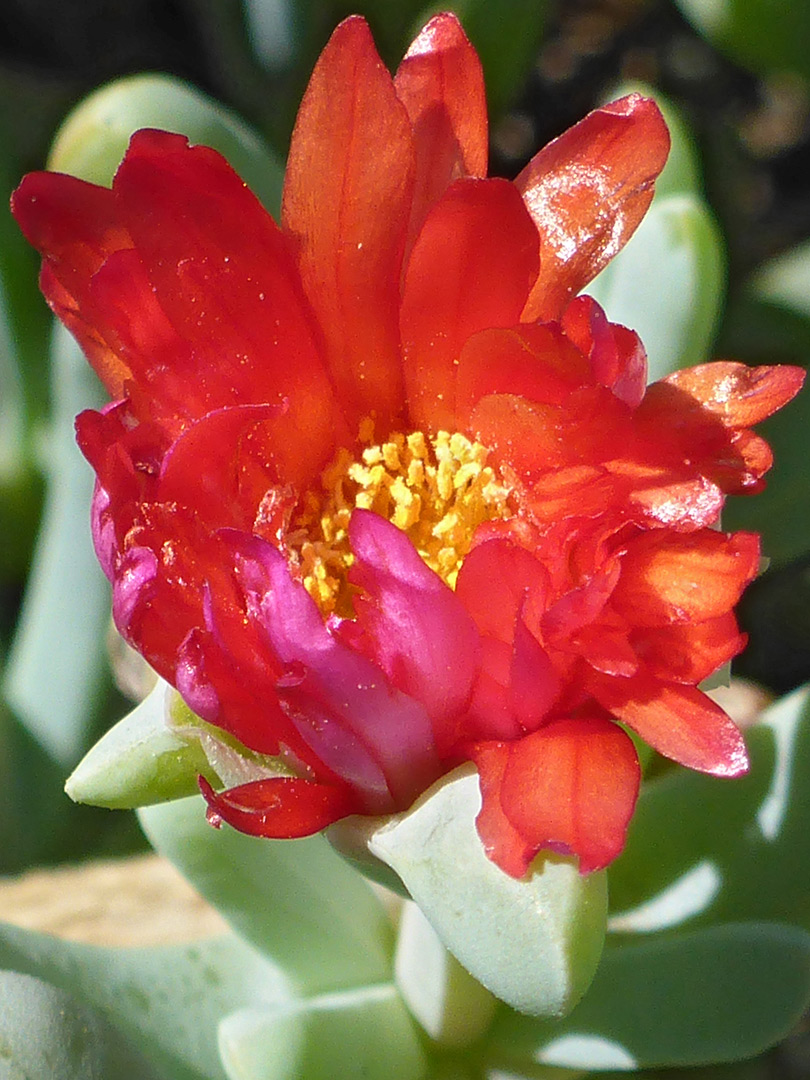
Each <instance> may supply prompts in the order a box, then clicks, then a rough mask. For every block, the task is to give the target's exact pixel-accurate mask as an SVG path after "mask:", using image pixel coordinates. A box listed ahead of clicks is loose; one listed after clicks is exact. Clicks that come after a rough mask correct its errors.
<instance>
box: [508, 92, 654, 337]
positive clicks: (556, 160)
mask: <svg viewBox="0 0 810 1080" xmlns="http://www.w3.org/2000/svg"><path fill="white" fill-rule="evenodd" d="M668 153H669V133H668V132H667V129H666V125H665V124H664V120H663V117H662V116H661V113H660V112H659V110H658V107H657V106H656V105H655V103H654V102H652V101H650V100H648V99H646V98H643V97H641V96H640V95H638V94H630V95H629V96H628V97H625V98H622V99H621V100H620V101H614V102H612V103H611V104H610V105H605V106H604V107H603V108H601V109H596V110H594V112H592V113H590V114H589V115H588V116H586V117H585V119H584V120H581V121H580V122H579V123H578V124H576V125H575V126H574V127H572V128H571V129H570V130H569V131H566V132H565V134H564V135H561V136H560V137H559V138H558V139H555V140H554V142H551V143H549V145H548V146H546V147H544V148H543V149H542V150H541V151H540V152H539V153H538V154H535V156H534V157H533V158H532V160H531V161H530V162H529V164H528V165H527V166H526V168H525V169H524V170H523V171H522V172H521V173H520V175H519V176H518V178H517V180H516V181H515V183H516V184H517V186H518V188H519V189H520V191H521V192H522V193H523V198H524V199H525V200H526V206H527V207H528V209H529V212H530V214H531V215H532V217H533V219H534V221H535V224H536V225H537V228H538V231H539V233H540V237H541V245H542V247H541V255H540V262H541V268H540V274H539V276H538V278H537V281H536V283H535V285H534V288H533V290H532V295H531V298H530V300H529V303H528V304H527V307H526V311H525V314H524V318H526V319H536V318H541V319H554V318H558V317H559V315H560V313H561V311H562V309H563V307H564V306H565V304H566V302H567V301H568V300H569V299H570V297H572V296H573V295H574V294H575V293H577V292H579V291H580V289H582V288H583V287H584V286H585V285H587V284H588V282H589V281H590V280H591V279H592V278H594V277H595V276H596V275H597V274H598V273H599V271H600V270H601V269H602V267H603V266H606V265H607V263H608V262H609V261H610V260H611V259H612V258H613V256H614V255H616V254H617V253H618V252H619V251H620V250H621V249H622V247H623V246H624V245H625V243H626V242H627V241H628V240H629V239H630V237H631V236H632V235H633V233H634V231H635V229H636V227H637V225H638V224H639V222H640V221H641V219H642V217H643V216H644V214H645V212H646V210H647V207H648V206H649V205H650V202H651V201H652V197H653V184H654V182H655V179H656V177H657V176H658V174H659V173H660V171H661V169H662V168H663V167H664V162H665V161H666V158H667V154H668Z"/></svg>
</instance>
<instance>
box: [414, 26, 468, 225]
mask: <svg viewBox="0 0 810 1080" xmlns="http://www.w3.org/2000/svg"><path fill="white" fill-rule="evenodd" d="M394 86H395V88H396V92H397V96H398V97H399V100H400V101H401V102H402V104H403V105H404V106H405V108H406V110H407V112H408V117H409V119H410V121H411V124H412V125H413V138H414V149H415V151H416V184H415V188H414V200H413V209H412V215H411V224H410V230H409V231H410V234H411V236H413V235H415V233H416V232H417V230H418V228H419V226H421V224H422V222H423V220H424V217H425V214H426V213H427V211H428V209H429V207H430V206H431V205H432V204H433V203H434V202H436V200H437V199H438V198H439V197H440V196H441V195H442V194H443V193H444V190H445V188H446V187H447V186H448V185H449V184H451V183H452V182H453V180H457V179H458V178H459V177H461V176H481V177H483V176H486V175H487V154H488V149H489V145H488V133H487V102H486V94H485V92H484V76H483V72H482V70H481V62H480V60H479V59H478V54H477V53H476V51H475V49H474V48H473V47H472V45H471V44H470V42H469V40H468V39H467V35H466V34H465V33H464V30H463V29H462V27H461V23H460V22H459V21H458V19H457V18H456V16H455V15H452V14H450V13H445V14H442V15H436V16H435V17H434V18H432V19H431V20H430V22H429V23H428V24H427V26H425V28H424V29H423V30H422V31H421V33H420V34H419V35H418V37H417V38H416V40H415V41H414V42H413V44H412V45H411V47H410V49H408V52H407V53H406V54H405V58H404V60H403V61H402V63H401V64H400V66H399V70H398V71H397V73H396V76H395V78H394Z"/></svg>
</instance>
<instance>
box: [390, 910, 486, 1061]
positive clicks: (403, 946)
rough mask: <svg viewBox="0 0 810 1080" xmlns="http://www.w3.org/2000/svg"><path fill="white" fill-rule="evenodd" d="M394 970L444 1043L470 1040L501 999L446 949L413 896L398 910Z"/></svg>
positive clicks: (412, 1004)
mask: <svg viewBox="0 0 810 1080" xmlns="http://www.w3.org/2000/svg"><path fill="white" fill-rule="evenodd" d="M394 972H395V980H396V984H397V986H398V988H399V992H400V993H401V994H402V997H403V998H404V999H405V1002H406V1004H407V1005H408V1008H409V1009H410V1010H411V1013H412V1014H413V1015H414V1016H415V1017H416V1019H417V1020H418V1021H419V1023H420V1024H421V1025H422V1027H423V1028H424V1029H425V1031H426V1032H427V1033H428V1035H429V1036H430V1037H431V1039H433V1040H435V1041H436V1042H438V1043H440V1044H441V1045H443V1046H459V1047H461V1046H467V1045H468V1044H469V1043H472V1042H474V1041H475V1040H476V1039H477V1038H478V1037H479V1036H480V1035H482V1034H483V1033H484V1032H485V1031H486V1030H487V1028H488V1027H489V1025H490V1024H491V1023H492V1019H493V1017H494V1015H495V1008H496V1005H497V999H496V998H494V997H493V996H492V994H490V993H489V991H488V990H486V989H485V988H484V987H483V986H482V985H481V983H479V982H478V981H477V980H476V979H474V978H473V977H472V975H470V973H469V972H468V971H467V970H466V969H465V968H463V967H462V966H461V964H460V963H459V962H458V960H456V958H455V957H454V956H453V954H452V953H451V952H448V950H447V949H446V948H445V947H444V945H443V944H442V942H441V939H440V938H439V935H438V934H437V933H436V931H435V930H434V929H433V927H432V926H431V925H430V923H429V922H428V921H427V919H426V918H425V916H424V914H423V913H422V910H421V908H419V907H418V906H417V905H416V904H414V903H412V902H408V903H406V904H405V906H404V907H403V909H402V913H401V915H400V919H399V935H398V937H397V952H396V959H395V964H394Z"/></svg>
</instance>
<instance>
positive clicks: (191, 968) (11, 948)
mask: <svg viewBox="0 0 810 1080" xmlns="http://www.w3.org/2000/svg"><path fill="white" fill-rule="evenodd" d="M0 966H2V967H8V968H11V969H14V970H15V971H19V972H22V973H24V974H28V975H34V976H36V977H38V978H40V979H45V980H47V982H49V983H52V984H53V985H55V986H57V987H59V988H60V989H61V990H63V991H67V992H68V993H70V994H71V995H72V996H73V997H74V998H75V999H76V1000H77V1001H78V1002H80V1003H81V1004H82V1005H83V1006H86V1007H89V1008H91V1009H92V1010H94V1011H95V1012H97V1013H98V1014H100V1015H101V1016H102V1017H104V1019H105V1020H106V1021H107V1022H108V1023H109V1024H111V1025H112V1026H113V1027H114V1028H115V1029H116V1030H117V1031H118V1032H120V1033H121V1035H123V1036H124V1038H125V1039H126V1040H127V1042H128V1043H130V1044H132V1045H133V1046H137V1048H138V1049H139V1051H140V1052H141V1053H142V1054H143V1055H144V1057H145V1058H146V1059H147V1060H148V1061H149V1062H150V1063H151V1065H152V1066H153V1067H154V1068H155V1070H156V1072H157V1075H159V1076H160V1077H163V1078H165V1080H227V1077H226V1073H225V1071H224V1069H223V1068H222V1065H221V1064H220V1061H219V1053H218V1049H217V1038H216V1032H217V1025H218V1023H219V1021H220V1020H221V1019H222V1017H223V1016H227V1015H229V1014H230V1013H233V1012H235V1011H237V1010H239V1009H242V1008H247V1007H248V1006H252V1007H256V1006H262V1005H263V1006H275V1005H277V1004H279V1003H280V1002H283V1001H286V1000H288V998H289V997H290V996H291V992H290V987H289V983H288V981H287V979H286V976H285V973H284V972H283V971H281V969H279V968H278V967H276V966H275V965H273V964H272V963H270V962H269V961H268V960H266V959H265V958H263V957H261V956H260V955H259V954H258V953H257V952H256V951H255V949H251V948H250V947H249V946H247V945H246V944H245V943H244V942H242V941H240V940H239V939H238V938H235V937H232V936H230V935H229V936H226V937H218V938H208V939H203V940H199V941H194V942H192V943H190V944H187V945H173V946H169V947H165V948H137V949H136V948H126V949H116V948H105V947H101V946H98V945H86V944H83V943H77V942H72V941H64V940H62V939H60V938H57V937H51V936H50V935H47V934H37V933H33V932H31V931H29V930H22V929H20V928H19V927H17V926H10V925H8V924H3V923H0ZM0 1075H2V1057H1V1056H0ZM12 1075H13V1074H12ZM35 1075H37V1077H39V1076H42V1077H43V1080H44V1077H46V1076H47V1077H48V1080H51V1077H50V1073H39V1074H35ZM142 1075H143V1076H144V1080H146V1076H147V1075H148V1074H146V1073H144V1074H142ZM119 1076H120V1077H121V1080H124V1077H126V1073H123V1074H119V1073H118V1072H116V1071H114V1070H110V1071H108V1072H105V1073H104V1074H103V1078H102V1077H101V1076H100V1077H99V1080H113V1077H114V1078H115V1080H119ZM4 1080H5V1078H4ZM15 1080H16V1078H15ZM139 1080H140V1076H139Z"/></svg>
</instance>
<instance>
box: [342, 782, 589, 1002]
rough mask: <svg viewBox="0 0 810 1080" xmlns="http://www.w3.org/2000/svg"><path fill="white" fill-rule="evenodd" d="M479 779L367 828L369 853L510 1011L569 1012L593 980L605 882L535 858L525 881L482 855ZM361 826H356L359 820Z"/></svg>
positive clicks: (439, 790)
mask: <svg viewBox="0 0 810 1080" xmlns="http://www.w3.org/2000/svg"><path fill="white" fill-rule="evenodd" d="M480 806H481V795H480V791H479V784H478V775H477V773H476V772H475V770H474V769H472V768H471V767H470V766H464V767H462V768H461V769H458V770H456V772H454V773H451V774H449V776H448V777H445V778H443V780H441V781H440V782H439V783H438V784H437V785H435V786H434V787H433V788H431V789H430V790H429V791H428V792H426V793H425V795H423V796H422V797H421V798H420V799H419V800H417V802H416V803H415V804H414V806H413V807H412V808H411V809H410V810H409V811H407V812H406V813H404V814H400V815H397V816H395V817H393V818H390V819H386V820H384V821H383V823H382V824H381V825H379V826H377V827H374V825H373V823H372V824H370V825H369V828H370V833H369V836H368V847H369V850H370V851H371V853H372V854H373V855H375V856H376V857H377V858H379V859H381V860H382V861H384V862H386V863H387V864H388V865H389V866H390V867H392V869H394V870H395V871H396V873H397V874H398V875H399V877H400V878H401V879H402V881H403V882H404V884H405V886H406V888H407V889H408V891H409V892H410V894H411V896H412V897H413V899H414V900H415V901H416V903H417V904H418V905H419V906H420V907H421V909H422V911H423V912H424V914H425V915H426V916H427V918H428V920H429V921H430V923H431V925H432V926H433V928H434V930H435V931H436V933H437V934H438V935H439V937H440V938H441V940H442V942H443V943H444V944H445V946H446V947H447V948H448V949H449V950H450V952H451V953H453V955H454V956H455V957H456V958H457V959H458V960H459V961H460V962H461V964H463V966H464V967H465V968H466V969H467V970H468V971H469V972H470V973H471V974H472V975H473V976H474V977H475V978H476V979H477V980H478V981H479V982H481V983H482V984H483V985H484V986H485V987H486V988H487V989H488V990H490V991H491V992H492V993H493V994H494V995H495V996H496V997H498V998H500V999H501V1000H502V1001H505V1002H507V1003H508V1004H509V1005H511V1006H513V1008H516V1009H519V1010H521V1011H523V1012H528V1013H532V1014H535V1015H544V1016H561V1015H564V1014H565V1013H566V1012H568V1011H569V1010H570V1009H571V1008H573V1006H574V1005H575V1004H576V1002H577V1001H578V1000H579V998H580V997H581V995H582V994H583V993H584V992H585V990H586V989H587V987H588V985H589V983H590V981H591V979H592V978H593V974H594V971H595V969H596V965H597V964H598V962H599V955H600V952H601V949H602V942H603V938H604V929H605V916H606V893H605V875H604V874H603V873H596V874H590V875H588V876H582V875H581V874H579V872H578V870H577V868H576V861H575V860H573V859H565V858H562V857H561V856H550V855H549V856H541V857H539V858H538V859H537V860H536V862H535V864H534V867H533V870H532V871H531V872H530V875H529V876H528V877H527V878H526V879H523V880H520V881H517V880H515V879H514V878H511V877H509V876H508V875H507V874H505V873H504V872H503V871H502V870H500V869H499V868H498V867H497V866H496V865H495V864H494V863H493V862H491V861H490V859H488V858H487V856H486V855H485V853H484V848H483V845H482V843H481V840H480V837H479V836H478V833H477V831H476V828H475V818H476V815H477V814H478V811H479V809H480ZM357 820H358V821H359V822H361V823H362V819H357Z"/></svg>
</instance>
